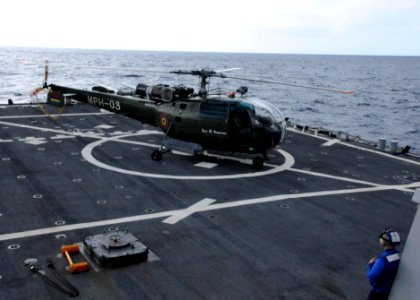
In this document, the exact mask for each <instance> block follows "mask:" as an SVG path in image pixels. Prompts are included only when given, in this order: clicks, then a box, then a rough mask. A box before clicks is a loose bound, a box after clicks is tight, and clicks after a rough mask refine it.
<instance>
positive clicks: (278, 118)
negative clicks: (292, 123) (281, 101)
mask: <svg viewBox="0 0 420 300" xmlns="http://www.w3.org/2000/svg"><path fill="white" fill-rule="evenodd" d="M244 104H245V105H247V106H248V107H249V106H252V109H250V108H248V110H250V111H252V112H253V123H254V125H255V126H257V127H264V128H267V129H270V128H271V130H274V131H279V132H281V139H283V138H284V135H285V133H286V122H285V120H284V118H283V115H282V114H281V112H280V110H279V109H278V108H277V107H276V106H274V105H273V104H271V103H269V102H267V101H263V100H260V99H247V100H245V101H243V102H242V103H241V105H244Z"/></svg>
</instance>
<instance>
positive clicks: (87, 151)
mask: <svg viewBox="0 0 420 300" xmlns="http://www.w3.org/2000/svg"><path fill="white" fill-rule="evenodd" d="M151 133H153V134H155V133H156V132H147V131H140V132H137V133H134V134H133V133H131V134H125V135H120V136H115V137H111V138H106V139H101V140H98V141H95V142H92V143H90V144H88V145H87V146H86V147H85V148H83V150H82V153H81V154H82V157H83V158H84V159H85V160H86V161H87V162H89V163H91V164H93V165H95V166H97V167H99V168H102V169H105V170H109V171H114V172H117V173H121V174H126V175H133V176H141V177H149V178H161V179H178V180H220V179H237V178H249V177H259V176H266V175H270V174H274V173H278V172H281V171H284V170H287V169H289V168H291V167H292V166H293V165H294V163H295V159H294V158H293V156H292V155H290V154H289V153H288V152H286V151H284V150H280V149H278V150H277V151H278V152H279V153H280V154H281V155H282V156H283V157H284V163H283V164H282V165H279V166H277V165H269V164H268V165H267V166H269V167H271V168H270V169H268V170H264V171H261V172H253V173H239V174H230V175H213V176H201V175H200V176H193V175H190V176H188V175H183V176H182V175H167V174H157V173H148V172H140V171H133V170H126V169H122V168H118V167H114V166H111V165H108V164H105V163H103V162H101V161H99V160H97V159H96V158H95V157H94V156H93V155H92V151H93V150H94V149H95V148H96V147H97V146H99V145H102V144H104V143H107V142H112V141H117V140H120V139H123V138H126V137H132V136H139V135H146V134H151ZM119 142H121V141H119ZM139 144H145V143H139Z"/></svg>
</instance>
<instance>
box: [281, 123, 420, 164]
mask: <svg viewBox="0 0 420 300" xmlns="http://www.w3.org/2000/svg"><path fill="white" fill-rule="evenodd" d="M288 130H290V131H293V132H296V133H300V134H303V135H306V136H311V137H313V138H317V139H321V140H324V141H329V140H330V139H329V138H326V137H321V136H317V135H313V134H310V133H305V132H301V131H299V130H296V129H293V128H288ZM337 144H340V145H343V146H347V147H350V148H355V149H357V150H361V151H365V152H370V153H373V154H377V155H382V156H385V157H388V158H393V159H396V160H400V161H404V162H407V163H410V164H414V165H418V166H420V162H417V161H413V160H409V159H406V158H403V157H399V156H396V155H393V154H390V153H386V152H381V151H378V150H375V149H369V148H364V147H361V146H357V145H352V144H350V143H345V142H343V141H338V142H337Z"/></svg>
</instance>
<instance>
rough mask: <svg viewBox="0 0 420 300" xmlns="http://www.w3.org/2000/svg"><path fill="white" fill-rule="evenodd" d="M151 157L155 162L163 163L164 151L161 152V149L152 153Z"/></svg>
mask: <svg viewBox="0 0 420 300" xmlns="http://www.w3.org/2000/svg"><path fill="white" fill-rule="evenodd" d="M150 156H151V157H152V159H153V160H154V161H161V160H162V151H160V150H159V149H156V150H155V151H153V152H152V154H151V155H150Z"/></svg>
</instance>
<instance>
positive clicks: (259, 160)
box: [252, 156, 265, 169]
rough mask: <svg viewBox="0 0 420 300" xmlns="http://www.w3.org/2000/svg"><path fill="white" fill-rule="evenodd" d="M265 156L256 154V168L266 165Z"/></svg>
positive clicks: (254, 161) (254, 165) (254, 160)
mask: <svg viewBox="0 0 420 300" xmlns="http://www.w3.org/2000/svg"><path fill="white" fill-rule="evenodd" d="M264 162H265V158H264V157H261V156H256V157H254V159H253V160H252V166H253V167H254V168H255V169H261V168H262V167H263V166H264Z"/></svg>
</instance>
